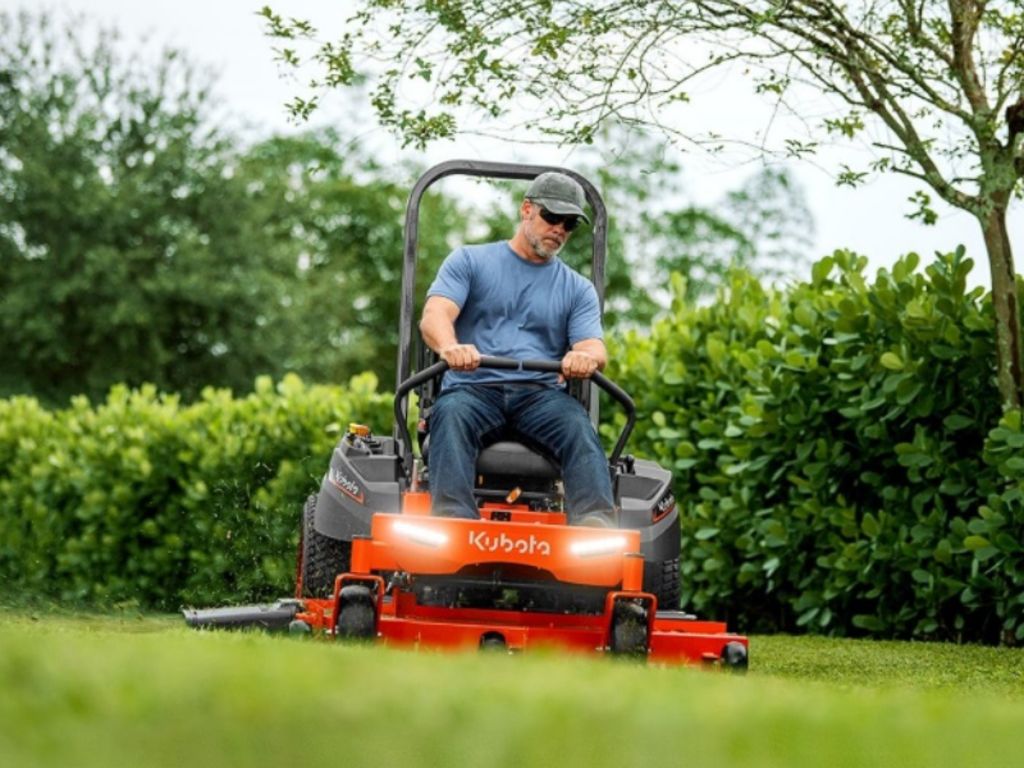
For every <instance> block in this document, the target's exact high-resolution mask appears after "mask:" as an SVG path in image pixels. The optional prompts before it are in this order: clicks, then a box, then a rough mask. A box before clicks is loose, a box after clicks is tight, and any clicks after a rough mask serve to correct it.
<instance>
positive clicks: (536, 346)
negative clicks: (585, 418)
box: [427, 241, 604, 388]
mask: <svg viewBox="0 0 1024 768" xmlns="http://www.w3.org/2000/svg"><path fill="white" fill-rule="evenodd" d="M427 296H444V297H445V298H447V299H451V300H452V301H454V302H455V303H456V304H457V305H458V306H459V308H460V312H459V316H458V318H456V320H455V335H456V338H458V340H459V343H460V344H473V345H474V346H475V347H476V348H477V349H478V350H480V354H482V355H495V356H498V357H512V358H516V359H517V360H561V359H562V358H563V357H564V356H565V353H566V352H568V351H569V350H570V349H571V348H572V345H573V344H575V343H576V342H578V341H582V340H584V339H600V338H603V335H604V334H603V332H602V330H601V310H600V307H599V306H598V303H597V291H595V290H594V286H593V284H592V283H591V282H590V281H589V280H587V279H586V278H585V277H583V276H582V275H581V274H579V273H578V272H576V271H575V270H573V269H572V268H570V267H568V266H566V265H565V264H564V263H563V262H561V261H559V260H558V259H557V258H553V259H551V260H550V261H548V262H547V263H545V264H535V263H533V262H531V261H527V260H526V259H524V258H522V257H520V256H518V255H517V254H516V252H515V251H513V250H512V247H511V246H510V245H509V244H508V242H507V241H501V242H497V243H487V244H486V245H469V246H464V247H462V248H459V249H457V250H455V251H453V252H452V253H451V254H450V255H449V256H448V258H447V259H445V260H444V263H443V264H442V265H441V269H440V270H439V271H438V273H437V277H436V278H435V279H434V282H433V283H432V284H431V286H430V288H429V290H428V291H427ZM524 380H525V381H541V382H544V383H546V384H549V385H551V386H555V385H556V382H557V376H556V375H555V374H550V373H539V372H534V371H507V370H498V369H493V368H481V369H479V370H476V371H470V372H459V371H449V372H448V373H447V374H445V379H444V387H445V388H448V387H453V386H458V385H460V384H467V383H472V384H486V383H493V382H507V381H524Z"/></svg>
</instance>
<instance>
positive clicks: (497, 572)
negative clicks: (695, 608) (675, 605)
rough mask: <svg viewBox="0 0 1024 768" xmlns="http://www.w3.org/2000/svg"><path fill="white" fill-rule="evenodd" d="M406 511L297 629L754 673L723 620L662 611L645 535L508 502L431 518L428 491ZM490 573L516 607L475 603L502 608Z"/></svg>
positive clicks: (360, 548)
mask: <svg viewBox="0 0 1024 768" xmlns="http://www.w3.org/2000/svg"><path fill="white" fill-rule="evenodd" d="M406 505H407V507H406V510H405V513H404V514H402V515H375V516H374V518H373V525H372V533H371V535H370V537H369V538H365V539H358V540H356V541H355V542H354V543H353V549H352V570H351V571H350V572H349V573H345V574H341V575H339V576H338V578H337V581H336V583H335V588H334V596H333V597H332V598H331V599H329V600H320V601H307V602H306V605H305V610H303V611H297V612H296V616H295V619H296V620H297V621H299V622H303V623H305V624H308V625H309V626H310V627H311V628H313V627H315V628H318V629H321V630H324V631H327V632H331V631H333V633H334V634H335V635H336V636H339V637H362V638H367V639H369V638H379V639H380V640H381V641H382V642H384V643H385V644H393V645H402V646H420V645H423V646H428V647H440V648H462V649H466V648H507V649H508V650H510V651H522V650H525V649H526V648H528V647H531V646H533V647H535V646H556V647H561V648H565V649H571V650H579V651H589V652H599V653H600V652H609V653H612V654H618V655H629V656H648V657H649V658H650V659H651V660H654V661H663V662H686V661H691V662H705V663H707V662H711V663H724V664H726V665H728V666H730V667H733V668H737V667H745V666H746V659H747V640H746V638H743V637H740V636H738V635H732V634H728V633H727V632H726V627H725V625H724V624H721V623H717V622H707V621H697V620H696V619H695V618H693V617H690V616H687V615H686V614H683V613H680V612H674V611H666V612H662V613H659V612H658V610H657V599H656V598H655V596H654V595H652V594H649V593H647V592H644V591H643V589H642V583H643V555H642V554H641V553H640V534H639V532H637V531H629V530H613V529H600V528H580V527H569V526H566V525H564V524H553V523H552V521H550V519H545V520H544V521H543V522H542V521H541V520H539V519H538V518H539V517H540V515H538V514H537V513H531V512H528V511H520V510H518V509H516V508H515V507H512V506H502V505H488V506H486V507H485V508H484V509H483V517H482V519H481V520H479V521H477V520H460V519H450V518H436V517H429V516H426V515H425V514H424V513H425V512H426V511H427V510H429V495H428V494H410V495H409V496H407V497H406ZM467 566H468V567H467ZM467 570H471V571H475V572H476V574H477V578H474V579H473V580H472V582H469V581H468V580H467V581H463V580H462V579H460V578H459V575H460V574H465V573H466V572H467ZM485 570H490V572H491V573H492V575H493V576H494V580H493V582H492V584H493V585H494V587H493V589H494V590H500V591H501V592H503V593H513V594H506V595H502V596H501V597H504V598H505V599H506V600H507V601H508V607H505V608H484V607H474V606H473V604H472V602H473V597H472V595H469V596H467V595H466V594H465V593H464V592H462V591H461V590H460V588H462V589H475V590H477V592H478V595H479V597H478V599H479V600H480V601H481V602H483V603H487V604H491V605H493V604H495V602H497V601H496V599H495V598H498V597H499V596H497V595H493V594H487V593H488V588H487V587H486V586H485V583H484V582H482V581H481V580H480V579H479V576H478V574H479V573H480V572H481V571H485ZM382 571H383V572H389V573H395V574H409V573H416V574H418V576H417V579H416V581H415V582H412V581H408V580H405V579H403V578H401V577H396V578H393V579H392V580H391V582H390V584H388V583H386V582H385V579H384V578H382V577H381V576H377V575H374V574H376V573H379V572H382ZM517 571H518V572H520V573H522V574H524V576H525V575H526V574H529V575H532V576H533V578H534V580H532V581H531V580H529V579H526V578H524V580H522V581H517V580H516V579H515V577H514V576H511V575H510V574H515V573H516V572H517ZM538 574H542V575H543V580H542V581H537V580H536V577H537V575H538ZM551 585H559V586H561V587H562V590H561V592H562V597H563V600H562V601H560V600H559V598H558V596H554V597H551V596H550V595H548V597H549V600H548V601H545V600H544V598H543V596H544V595H545V592H546V590H547V588H548V587H550V586H551ZM569 585H572V586H571V587H570V586H569ZM481 591H482V592H483V593H484V594H479V593H480V592H481ZM519 592H522V593H524V594H518V593H519ZM588 597H589V598H590V599H589V600H588ZM594 598H597V599H598V603H597V604H596V605H595V604H594ZM523 603H526V604H525V605H523ZM588 603H589V605H588Z"/></svg>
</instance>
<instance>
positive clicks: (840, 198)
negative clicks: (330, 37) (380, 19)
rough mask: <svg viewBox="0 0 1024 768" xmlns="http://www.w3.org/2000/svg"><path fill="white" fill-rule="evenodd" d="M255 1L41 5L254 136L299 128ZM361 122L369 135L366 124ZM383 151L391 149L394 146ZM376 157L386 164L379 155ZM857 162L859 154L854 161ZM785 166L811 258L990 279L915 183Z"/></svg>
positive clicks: (436, 153)
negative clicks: (162, 70)
mask: <svg viewBox="0 0 1024 768" xmlns="http://www.w3.org/2000/svg"><path fill="white" fill-rule="evenodd" d="M261 5H263V2H260V1H259V0H148V2H142V1H140V0H51V2H49V3H47V4H46V7H48V8H58V9H60V8H65V9H71V10H74V11H77V12H81V13H84V14H86V15H87V16H89V17H91V18H94V19H96V20H97V21H100V22H103V23H105V24H112V25H115V26H117V27H118V28H119V29H120V30H121V32H122V33H123V35H124V37H125V44H126V45H127V46H129V47H133V46H135V45H136V41H137V40H141V39H142V38H143V36H148V38H149V39H150V40H151V41H152V42H153V43H154V44H159V45H164V44H167V45H172V46H174V47H178V48H182V49H184V50H186V51H187V52H188V53H189V54H190V57H191V59H192V60H193V61H194V62H196V63H199V64H206V65H209V66H210V67H211V68H212V69H213V71H214V72H215V73H216V76H217V83H218V89H217V92H218V93H219V94H220V95H221V97H222V99H223V102H224V105H223V106H224V109H225V111H226V112H227V113H228V114H231V115H232V116H233V120H235V121H237V125H238V126H239V127H241V126H246V130H247V131H249V132H250V135H253V136H258V135H263V134H269V133H271V132H281V131H295V130H298V129H299V127H298V126H296V125H294V124H293V123H291V122H290V121H289V119H288V117H287V113H286V110H285V108H284V104H285V102H286V101H288V100H289V99H290V97H291V96H292V95H294V94H295V93H296V92H297V88H296V85H295V83H293V82H289V81H288V80H286V79H282V77H281V76H280V73H279V72H278V69H277V66H276V65H275V64H274V62H273V53H272V44H271V42H270V41H268V40H267V39H265V38H264V37H263V34H262V31H263V27H262V24H261V20H260V19H259V18H258V17H257V16H256V12H257V11H258V9H259V8H260V7H261ZM270 5H271V7H273V8H274V10H275V11H276V12H278V13H281V14H284V15H286V16H296V17H299V18H310V19H311V20H313V21H314V23H318V24H319V25H321V26H322V27H324V28H329V26H330V25H331V24H332V23H333V24H334V25H335V26H336V25H337V24H338V23H339V22H340V19H341V18H342V17H343V15H344V14H345V8H346V6H347V5H348V4H347V3H346V2H344V0H340V1H339V0H335V1H334V2H325V1H324V0H276V1H273V2H270ZM24 7H38V4H37V3H35V2H31V3H29V2H18V1H17V0H0V8H3V9H4V10H8V11H13V10H16V9H19V8H24ZM346 118H347V115H345V114H344V112H343V107H342V105H341V104H340V100H337V101H336V102H335V103H333V104H332V103H331V102H330V100H328V101H327V103H326V108H325V109H324V110H323V112H322V114H321V115H320V116H319V117H317V118H316V121H327V120H335V121H345V122H348V121H347V119H346ZM316 121H314V122H316ZM362 128H363V130H366V131H369V132H371V134H373V133H374V131H373V128H372V126H365V125H364V126H362ZM376 133H377V135H378V137H379V145H380V146H382V147H389V148H390V147H393V146H395V145H393V144H392V143H391V142H390V141H389V140H388V139H387V138H386V136H385V135H383V134H380V132H379V129H377V131H376ZM388 151H393V152H396V153H397V150H392V149H389V150H388ZM537 153H539V154H537ZM396 156H397V154H396ZM456 157H464V158H478V159H482V158H486V159H495V158H496V157H501V158H502V159H508V160H519V161H525V160H529V161H532V162H544V163H552V164H560V165H568V166H571V165H572V150H571V149H568V148H561V149H560V148H554V147H552V148H542V149H540V150H538V149H537V148H536V147H530V148H527V147H524V146H516V145H513V144H509V143H500V144H497V145H495V144H494V143H492V142H488V141H486V140H483V139H479V138H477V139H473V138H462V139H459V140H458V141H456V142H448V143H445V144H439V145H436V146H434V147H432V148H431V149H430V151H429V153H428V154H427V157H426V158H425V160H426V161H427V162H440V161H441V160H445V159H449V158H456ZM381 160H382V161H384V162H385V163H386V162H387V157H382V158H381ZM684 164H685V165H686V167H687V173H686V185H687V191H688V192H689V193H690V194H691V195H692V196H693V198H694V200H695V201H696V202H701V203H708V204H709V203H712V202H714V201H715V200H717V199H718V198H720V197H721V195H722V194H723V193H724V192H725V191H727V190H728V189H731V188H735V187H737V186H739V184H740V183H741V182H742V180H743V179H744V178H745V177H746V176H747V175H749V174H750V173H751V172H752V168H751V167H749V166H748V167H743V168H736V167H729V166H727V165H723V164H721V163H719V162H717V161H716V162H709V161H707V160H698V159H697V158H692V159H690V160H687V158H685V157H684ZM851 165H854V163H851ZM861 165H863V163H862V162H861V161H860V159H859V158H858V163H857V164H856V167H859V166H861ZM792 170H793V172H794V174H795V175H796V177H797V179H798V181H799V182H800V184H801V185H802V186H803V188H804V191H805V194H806V197H807V200H808V203H809V205H810V208H811V211H812V213H813V215H814V219H815V222H816V227H817V231H816V233H815V240H814V243H815V244H814V252H813V257H814V258H818V257H819V256H822V255H825V254H827V253H830V252H831V251H832V250H834V249H835V248H850V249H852V250H854V251H857V252H859V253H863V254H864V255H866V256H868V257H869V259H870V265H871V268H872V270H874V269H875V268H877V267H881V266H888V265H890V264H891V263H892V262H893V261H894V260H895V259H896V258H897V257H898V256H899V255H901V254H903V253H906V252H907V251H910V250H916V251H917V252H918V253H920V254H921V256H922V257H923V260H924V261H925V262H927V261H928V260H930V259H931V258H932V256H933V253H934V251H936V250H950V249H952V248H953V247H954V246H955V245H956V244H957V243H963V244H964V245H966V246H967V248H968V252H969V253H970V255H972V256H973V258H974V260H975V262H976V266H975V269H974V274H973V280H972V282H974V283H976V284H979V285H985V286H988V285H989V273H988V266H987V262H986V258H985V254H984V250H983V246H982V241H981V236H980V232H979V231H978V227H977V224H976V223H975V222H974V220H973V219H972V218H971V217H969V216H968V215H967V214H965V213H961V212H959V211H957V210H955V209H952V208H948V207H945V206H942V207H937V210H938V211H939V214H940V220H939V223H938V225H936V226H934V227H925V226H922V225H920V224H917V223H916V222H912V221H909V220H907V219H906V218H904V214H906V213H908V212H909V211H910V209H911V206H910V204H909V203H908V202H907V198H908V197H909V196H910V195H911V194H913V193H914V192H915V191H916V190H917V189H918V188H919V186H918V185H916V184H913V183H910V182H909V180H906V179H903V178H901V177H895V176H892V175H888V176H884V177H879V178H876V179H875V180H874V181H872V182H870V183H869V184H868V185H867V186H866V187H862V188H860V189H858V190H850V189H848V188H842V187H836V186H835V184H834V182H833V181H832V179H831V178H830V176H829V175H828V173H826V172H825V171H824V170H819V169H816V168H814V167H812V166H810V165H806V164H797V165H794V166H793V167H792ZM933 197H934V195H933ZM613 215H614V212H613ZM1010 227H1011V238H1012V239H1013V242H1014V245H1016V246H1017V249H1018V252H1017V259H1018V262H1019V261H1020V260H1021V259H1024V206H1021V205H1020V204H1018V205H1017V206H1016V208H1015V209H1014V210H1013V211H1011V222H1010ZM1018 266H1019V265H1018ZM1018 271H1019V270H1018Z"/></svg>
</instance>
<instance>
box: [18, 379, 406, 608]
mask: <svg viewBox="0 0 1024 768" xmlns="http://www.w3.org/2000/svg"><path fill="white" fill-rule="evenodd" d="M391 402H392V401H391V398H390V396H387V395H383V394H378V393H377V392H376V379H375V377H373V376H372V375H369V374H364V375H363V376H360V377H356V378H355V379H353V380H352V382H351V384H350V386H349V387H348V388H346V389H344V390H343V389H341V388H337V387H324V386H306V385H304V384H303V383H302V382H301V381H300V380H299V379H298V378H296V377H293V376H291V377H286V378H285V379H284V380H283V381H282V382H280V383H279V384H278V385H277V386H276V388H275V386H274V385H273V384H272V383H271V381H270V380H269V379H260V380H258V381H257V383H256V390H255V392H254V393H253V394H251V395H249V396H247V397H244V398H240V399H236V398H233V397H232V395H231V393H230V392H228V391H224V390H212V389H211V390H206V391H205V392H203V395H202V398H201V399H200V400H199V401H198V402H196V403H194V404H192V405H187V406H186V405H182V404H181V403H180V402H179V401H178V399H177V398H176V397H173V396H165V395H160V394H158V393H157V392H156V391H155V390H154V389H153V388H150V387H145V388H142V389H141V390H128V389H126V388H124V387H115V388H114V389H113V390H111V392H110V394H109V396H108V398H107V400H106V402H104V403H102V404H99V405H97V406H96V407H93V406H92V405H90V403H89V402H88V401H87V400H86V399H85V398H79V399H76V400H74V401H73V402H72V403H71V406H70V407H69V408H68V409H66V410H60V411H52V412H51V411H47V410H45V409H44V408H42V407H41V406H40V405H39V404H38V402H36V401H35V400H33V399H30V398H13V399H10V400H4V401H0V583H2V584H3V590H4V591H6V592H7V593H8V594H9V595H10V594H19V595H25V594H29V595H40V596H51V597H57V598H60V599H65V600H77V601H85V602H98V603H108V604H109V603H117V602H121V601H134V602H137V603H139V604H141V605H145V606H153V607H159V608H177V607H178V606H179V605H181V604H183V603H185V604H210V603H220V602H231V601H238V600H251V599H258V598H265V597H275V596H280V595H286V594H289V593H290V592H291V590H292V586H293V583H294V573H295V552H296V544H297V541H298V524H299V519H300V511H301V507H302V503H303V501H304V500H305V497H306V495H307V493H309V492H310V491H311V490H313V489H315V488H316V487H317V486H318V484H319V480H320V477H321V476H322V474H323V472H324V471H325V470H326V468H327V462H328V460H329V457H330V452H331V449H332V447H333V446H334V444H335V443H336V442H337V439H338V437H339V436H340V433H341V430H342V429H343V427H344V425H345V424H347V422H348V421H363V422H366V423H369V424H370V425H371V426H373V427H374V428H376V429H384V428H389V425H390V415H389V414H390V406H391Z"/></svg>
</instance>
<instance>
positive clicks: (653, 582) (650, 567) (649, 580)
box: [644, 557, 682, 611]
mask: <svg viewBox="0 0 1024 768" xmlns="http://www.w3.org/2000/svg"><path fill="white" fill-rule="evenodd" d="M644 592H650V593H651V594H652V595H654V596H655V597H656V598H658V610H661V611H676V610H679V599H680V597H681V596H682V584H681V583H680V580H679V558H678V557H673V558H670V559H668V560H660V561H654V562H645V563H644Z"/></svg>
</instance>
